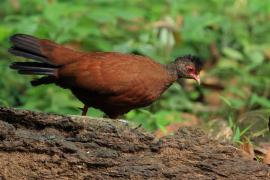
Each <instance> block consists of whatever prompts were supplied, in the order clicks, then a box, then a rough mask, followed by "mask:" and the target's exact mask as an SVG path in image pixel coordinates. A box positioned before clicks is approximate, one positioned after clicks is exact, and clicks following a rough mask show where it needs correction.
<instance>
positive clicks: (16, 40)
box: [10, 34, 42, 55]
mask: <svg viewBox="0 0 270 180" xmlns="http://www.w3.org/2000/svg"><path fill="white" fill-rule="evenodd" d="M10 42H11V43H12V44H13V45H14V47H16V48H19V49H21V50H25V51H28V52H30V53H34V54H40V55H41V54H42V52H41V50H40V45H39V39H37V38H35V37H33V36H30V35H26V34H15V35H13V36H11V37H10Z"/></svg>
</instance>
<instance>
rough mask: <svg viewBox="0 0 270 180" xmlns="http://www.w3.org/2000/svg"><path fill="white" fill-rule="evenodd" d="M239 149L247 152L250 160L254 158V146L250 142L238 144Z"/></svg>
mask: <svg viewBox="0 0 270 180" xmlns="http://www.w3.org/2000/svg"><path fill="white" fill-rule="evenodd" d="M240 149H242V150H243V151H244V152H245V153H246V154H247V156H249V159H250V160H253V159H254V158H255V153H254V148H253V145H252V144H250V143H243V144H242V145H241V146H240Z"/></svg>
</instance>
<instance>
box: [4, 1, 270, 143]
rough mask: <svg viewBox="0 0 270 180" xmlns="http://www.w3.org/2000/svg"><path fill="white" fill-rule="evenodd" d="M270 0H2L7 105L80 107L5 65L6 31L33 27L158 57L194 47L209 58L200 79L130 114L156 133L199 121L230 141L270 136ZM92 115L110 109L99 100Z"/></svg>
mask: <svg viewBox="0 0 270 180" xmlns="http://www.w3.org/2000/svg"><path fill="white" fill-rule="evenodd" d="M269 21H270V1H269V0H263V1H255V0H208V1H199V0H147V1H145V0H130V1H121V0H91V1H88V0H80V1H69V0H2V1H1V2H0V42H1V43H0V76H1V79H0V89H1V93H0V105H1V106H11V107H18V108H24V109H31V110H39V111H45V112H54V113H62V114H80V110H79V107H82V103H81V102H79V101H78V100H76V99H75V98H74V96H73V95H72V94H71V93H70V92H69V91H67V90H63V89H61V88H59V87H56V86H55V85H46V86H40V87H35V88H32V87H31V85H30V83H29V81H30V79H32V78H33V77H29V76H20V75H18V74H16V72H14V71H12V70H10V69H9V68H8V66H9V64H10V63H11V62H12V61H15V60H22V61H23V60H24V59H23V58H16V57H14V56H11V55H10V54H8V53H7V49H8V47H9V45H10V44H9V41H8V38H9V36H10V35H12V34H14V33H26V34H31V35H35V36H38V37H42V38H48V39H51V40H54V41H56V42H58V43H61V44H64V45H66V46H69V47H72V48H75V49H80V50H85V51H119V52H124V53H137V54H143V55H146V56H150V57H151V58H153V59H155V60H156V61H159V62H161V63H167V62H170V61H172V60H173V59H174V58H175V57H177V56H181V55H186V54H193V55H198V56H200V57H201V58H202V59H203V60H204V64H205V65H204V70H203V72H202V73H201V76H202V85H201V86H198V85H197V84H196V83H195V82H193V81H181V82H179V83H178V84H177V83H176V84H174V85H173V86H172V87H171V88H170V89H169V90H168V91H167V92H166V93H165V94H164V95H163V96H162V98H161V99H160V100H159V101H157V102H156V103H154V104H153V105H152V106H150V107H148V108H144V109H139V110H134V111H131V112H129V113H128V114H126V115H125V118H126V119H129V120H132V121H135V122H137V123H142V124H143V126H144V127H145V128H146V129H147V130H149V131H155V132H156V134H157V136H161V135H163V134H164V133H170V132H173V131H174V130H175V129H177V128H178V127H180V126H183V125H188V126H200V127H202V128H204V129H206V130H208V131H209V132H210V133H211V134H212V135H213V136H214V137H217V138H221V139H224V140H232V141H233V142H244V141H246V140H248V141H250V140H251V141H253V142H255V143H257V144H258V143H259V142H265V139H268V140H269V134H268V135H267V134H266V132H268V130H267V121H268V117H269V114H270V110H269V108H270V23H269ZM88 115H90V116H103V114H102V113H101V112H100V111H98V110H94V109H90V110H89V113H88Z"/></svg>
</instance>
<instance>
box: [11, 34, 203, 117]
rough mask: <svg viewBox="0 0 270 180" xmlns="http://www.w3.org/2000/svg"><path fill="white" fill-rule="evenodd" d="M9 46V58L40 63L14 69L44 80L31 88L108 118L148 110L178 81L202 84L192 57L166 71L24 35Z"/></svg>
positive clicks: (133, 58) (147, 62)
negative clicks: (67, 94) (56, 92)
mask: <svg viewBox="0 0 270 180" xmlns="http://www.w3.org/2000/svg"><path fill="white" fill-rule="evenodd" d="M10 41H11V43H12V45H13V46H12V47H11V48H10V49H9V52H10V53H12V54H14V55H17V56H21V57H25V58H29V59H33V60H36V61H38V62H15V63H13V64H12V65H11V68H13V69H16V70H18V72H19V73H21V74H39V75H46V76H44V77H42V78H40V79H36V80H33V81H32V84H33V85H35V86H36V85H41V84H48V83H55V84H57V85H59V86H61V87H63V88H67V89H70V90H71V91H72V93H73V94H74V95H75V96H76V97H77V98H78V99H79V100H81V101H82V102H83V103H84V104H85V105H86V107H94V108H98V109H100V110H102V111H103V112H105V113H106V114H107V115H108V116H109V117H110V118H117V117H118V116H119V115H122V114H124V113H126V112H128V111H130V110H131V109H135V108H139V107H144V106H148V105H150V104H151V103H152V102H154V101H155V100H157V99H158V98H159V97H160V95H161V94H162V93H163V92H164V91H165V90H166V89H167V88H168V87H169V86H170V85H171V84H172V83H173V82H175V81H176V80H177V79H178V78H193V79H195V80H197V81H199V76H198V74H199V72H200V69H201V63H200V61H199V59H198V58H196V57H194V56H183V57H179V58H177V59H176V60H175V61H174V62H173V63H171V64H169V65H166V66H165V65H162V64H159V63H157V62H155V61H153V60H152V59H150V58H148V57H145V56H138V55H131V54H121V53H117V52H79V51H75V50H72V49H69V48H66V47H63V46H61V45H59V44H56V43H54V42H52V41H49V40H44V39H38V38H36V37H33V36H29V35H24V34H16V35H13V36H12V37H11V38H10ZM86 107H85V108H84V114H85V113H86V110H87V108H86Z"/></svg>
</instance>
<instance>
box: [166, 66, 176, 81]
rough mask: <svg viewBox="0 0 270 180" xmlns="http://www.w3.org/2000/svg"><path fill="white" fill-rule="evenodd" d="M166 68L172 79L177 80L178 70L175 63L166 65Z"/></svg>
mask: <svg viewBox="0 0 270 180" xmlns="http://www.w3.org/2000/svg"><path fill="white" fill-rule="evenodd" d="M165 68H166V70H167V72H168V74H169V76H170V78H171V81H173V82H174V81H176V80H177V70H176V66H175V63H174V62H172V63H170V64H167V65H165Z"/></svg>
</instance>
